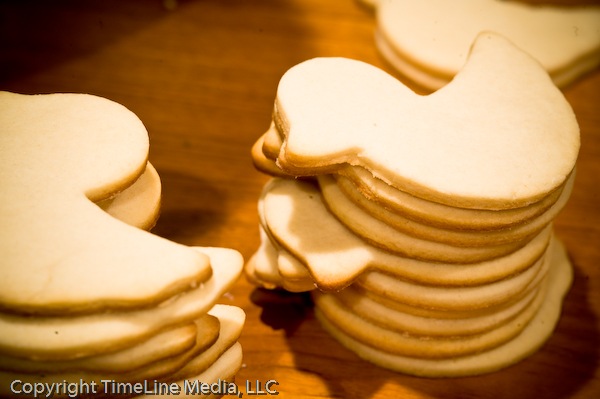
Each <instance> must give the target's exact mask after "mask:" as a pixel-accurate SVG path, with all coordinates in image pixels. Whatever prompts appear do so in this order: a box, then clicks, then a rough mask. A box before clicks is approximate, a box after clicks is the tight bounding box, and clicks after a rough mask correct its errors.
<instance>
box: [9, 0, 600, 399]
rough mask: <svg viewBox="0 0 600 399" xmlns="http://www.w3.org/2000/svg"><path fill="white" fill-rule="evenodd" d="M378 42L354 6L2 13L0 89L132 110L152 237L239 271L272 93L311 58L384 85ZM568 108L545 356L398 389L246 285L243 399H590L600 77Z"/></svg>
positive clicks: (596, 326) (251, 227)
mask: <svg viewBox="0 0 600 399" xmlns="http://www.w3.org/2000/svg"><path fill="white" fill-rule="evenodd" d="M596 3H597V2H596ZM374 27H375V22H374V18H373V14H372V12H371V11H370V10H368V9H367V8H365V7H363V6H361V5H359V4H358V3H357V2H355V1H354V0H328V1H320V0H290V1H283V0H281V1H275V0H271V1H269V0H255V1H244V0H189V1H179V2H175V1H165V2H161V1H159V0H147V1H141V0H140V1H99V0H98V1H62V0H58V1H39V2H36V1H6V0H2V1H0V89H1V90H8V91H14V92H19V93H51V92H83V93H92V94H96V95H99V96H103V97H107V98H109V99H112V100H114V101H117V102H119V103H121V104H123V105H125V106H127V107H128V108H130V109H131V110H132V111H133V112H135V113H136V114H137V115H138V116H139V117H140V119H141V120H142V121H143V122H144V124H145V125H146V127H147V129H148V131H149V135H150V140H151V141H150V142H151V152H150V160H151V162H152V163H153V164H154V165H155V166H156V168H157V170H158V172H159V174H160V176H161V178H162V183H163V208H162V214H161V218H160V220H159V222H158V225H157V226H156V228H155V230H154V231H155V233H156V234H159V235H161V236H164V237H167V238H169V239H171V240H174V241H177V242H180V243H184V244H188V245H199V246H222V247H230V248H235V249H237V250H239V251H240V252H241V253H242V254H243V255H244V257H245V258H246V259H248V258H249V257H250V256H251V255H252V253H253V252H254V250H255V249H256V248H257V246H258V243H259V237H258V227H257V226H258V217H257V212H256V202H257V198H258V196H259V193H260V190H261V188H262V185H263V183H265V182H266V181H267V176H265V175H262V174H261V173H259V172H257V171H256V170H255V169H254V168H253V166H252V162H251V159H250V148H251V146H252V144H253V142H254V141H255V140H256V139H257V138H258V137H259V136H260V135H261V134H262V133H263V132H264V131H265V130H266V129H267V127H268V126H269V123H270V118H271V110H272V105H273V100H274V95H275V90H276V86H277V83H278V81H279V78H280V77H281V75H282V74H283V73H284V72H285V71H286V70H287V69H288V68H290V67H291V66H293V65H295V64H297V63H299V62H301V61H303V60H306V59H309V58H312V57H316V56H343V57H349V58H355V59H359V60H363V61H366V62H369V63H371V64H373V65H376V66H378V67H380V68H382V69H384V70H386V71H388V72H391V73H393V71H392V70H391V69H390V68H389V66H388V65H387V64H386V63H385V62H384V60H383V59H382V58H381V57H380V56H379V54H378V53H377V51H376V49H375V46H374V41H373V30H374ZM524 89H526V88H524ZM564 93H565V95H566V97H567V99H568V100H569V101H570V102H571V104H572V106H573V108H574V110H575V112H576V114H577V117H578V120H579V123H580V126H581V140H582V147H581V153H580V157H579V161H578V175H577V181H576V186H575V190H574V192H573V195H572V197H571V200H570V202H569V204H568V205H567V207H566V208H565V209H564V211H563V212H562V213H561V214H560V216H559V217H558V219H557V220H556V223H555V226H556V232H557V234H558V236H559V237H560V238H561V239H562V240H563V241H564V243H565V244H566V247H567V249H568V252H569V255H570V256H571V259H572V261H573V264H574V267H575V280H574V284H573V287H572V289H571V291H570V293H569V294H568V296H567V298H566V302H565V306H564V312H563V316H562V318H561V320H560V323H559V325H558V327H557V329H556V332H555V334H554V335H553V336H552V338H551V339H550V340H549V341H548V342H547V344H546V345H545V346H544V347H543V348H542V349H541V350H540V351H539V352H537V353H536V354H534V355H533V356H531V357H530V358H528V359H526V360H525V361H523V362H521V363H519V364H517V365H515V366H513V367H510V368H508V369H505V370H502V371H499V372H496V373H493V374H489V375H485V376H479V377H471V378H457V379H441V380H432V379H424V378H414V377H410V376H405V375H401V374H397V373H393V372H389V371H386V370H383V369H380V368H378V367H376V366H373V365H371V364H369V363H366V362H364V361H361V360H359V359H358V358H357V357H356V356H355V355H354V354H352V353H351V352H349V351H347V350H345V349H344V348H343V347H342V346H340V345H339V344H338V343H337V342H335V341H334V340H333V339H331V338H330V337H329V336H328V335H327V334H326V333H325V332H324V331H323V330H322V329H321V328H320V326H319V324H318V323H317V321H316V320H315V318H314V315H313V312H312V308H311V305H310V302H309V300H308V299H307V298H306V296H303V295H292V294H282V293H277V292H268V291H264V290H260V289H256V288H255V287H253V286H252V285H250V284H249V283H248V282H247V281H245V279H244V278H241V279H240V280H239V282H238V283H237V284H236V286H235V288H234V289H233V290H232V291H231V293H230V294H229V295H227V296H226V297H225V298H223V300H222V302H223V303H229V304H234V305H237V306H240V307H241V308H243V309H244V311H245V312H246V314H247V322H246V326H245V329H244V332H243V335H242V337H241V339H240V340H241V343H242V345H243V348H244V367H243V368H242V370H240V372H239V373H238V377H237V381H238V383H239V384H240V385H241V386H242V388H244V386H245V383H246V380H248V381H251V382H252V386H253V387H254V385H255V382H256V381H257V380H258V381H260V382H261V383H264V382H266V381H267V380H271V379H274V380H277V381H278V383H279V385H278V386H277V387H276V388H277V390H278V391H279V392H280V394H279V397H281V398H285V399H289V398H406V399H408V398H512V399H515V398H600V373H599V370H600V365H599V360H600V321H599V318H600V205H599V203H600V112H599V111H600V71H595V72H594V73H591V74H589V75H587V76H586V77H585V78H584V79H581V80H579V81H578V82H576V83H575V84H573V85H571V86H570V87H568V88H566V89H565V90H564ZM244 391H245V388H244ZM244 396H245V397H248V395H244Z"/></svg>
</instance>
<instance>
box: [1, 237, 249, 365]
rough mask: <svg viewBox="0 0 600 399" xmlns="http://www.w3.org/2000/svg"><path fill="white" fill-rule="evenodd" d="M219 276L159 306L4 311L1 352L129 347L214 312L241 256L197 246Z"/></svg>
mask: <svg viewBox="0 0 600 399" xmlns="http://www.w3.org/2000/svg"><path fill="white" fill-rule="evenodd" d="M196 250H198V251H199V252H201V253H204V254H206V255H207V257H209V259H210V262H211V264H212V265H213V270H214V272H213V275H212V277H211V278H210V279H209V280H208V281H205V282H204V283H202V284H201V285H199V286H198V287H197V288H195V289H193V290H190V291H188V292H185V293H183V294H181V295H178V296H175V297H173V298H171V299H169V300H168V301H166V302H165V303H163V304H161V305H160V306H158V307H151V308H145V309H139V310H135V311H128V312H110V313H108V312H106V313H100V314H91V315H81V316H78V317H35V318H33V317H23V316H15V315H7V314H1V313H0V352H1V353H4V354H7V355H11V356H15V357H22V358H29V359H40V360H68V359H76V358H81V357H84V356H91V355H97V354H100V353H106V352H111V351H117V350H120V349H124V348H127V347H129V346H131V345H132V344H135V343H138V342H140V340H143V339H146V338H148V337H149V336H151V335H153V334H156V333H157V332H159V331H161V330H162V329H164V328H167V327H169V326H174V325H177V324H181V323H186V322H191V321H192V320H194V319H195V318H197V317H199V316H200V315H202V314H204V313H205V312H206V311H208V310H209V309H210V308H211V307H212V305H213V304H214V302H215V301H216V299H217V298H219V297H220V296H221V295H223V294H224V293H225V292H226V291H227V290H228V289H229V288H230V287H231V285H232V284H233V283H234V282H235V281H236V279H237V278H238V276H239V274H240V272H241V270H242V265H243V260H242V258H241V255H240V254H239V253H238V252H237V251H234V250H231V249H225V248H196Z"/></svg>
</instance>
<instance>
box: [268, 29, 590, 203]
mask: <svg viewBox="0 0 600 399" xmlns="http://www.w3.org/2000/svg"><path fill="white" fill-rule="evenodd" d="M274 120H275V121H276V124H277V127H278V129H279V131H280V133H281V134H282V137H283V145H282V147H281V152H280V154H279V163H280V166H281V167H282V169H284V170H285V171H289V172H292V173H294V174H307V175H308V174H318V173H323V172H327V173H330V172H333V171H336V170H340V169H342V168H344V167H345V166H347V165H359V166H362V167H364V168H366V169H368V170H370V171H371V172H372V173H373V175H375V176H377V177H380V178H382V179H383V180H384V181H386V182H388V183H389V184H391V185H393V186H395V187H399V188H402V189H403V190H404V191H408V192H411V193H413V194H414V195H416V196H420V197H423V198H426V199H430V200H435V201H439V202H442V203H447V204H449V205H455V206H463V207H472V208H492V209H507V208H514V207H519V206H524V205H526V204H528V203H531V202H535V201H537V200H539V199H541V198H543V197H544V196H546V195H547V194H548V193H550V192H551V191H553V190H555V189H557V188H558V187H560V186H561V185H562V184H563V183H564V182H565V180H566V179H567V177H568V176H569V174H570V173H571V171H572V170H573V167H574V165H575V161H576V159H577V155H578V151H579V145H580V142H579V127H578V124H577V121H576V118H575V115H574V113H573V110H572V108H571V106H570V105H569V104H568V102H567V101H566V99H565V98H564V96H563V94H562V93H561V92H560V91H559V90H558V89H557V88H556V86H555V85H554V84H553V83H552V81H551V80H550V78H549V76H548V74H547V73H546V71H545V70H544V69H543V68H542V67H541V66H540V64H539V63H538V62H537V61H535V60H534V59H533V58H532V57H530V56H529V55H527V54H526V53H524V52H523V51H521V50H519V49H518V48H517V47H515V46H514V45H513V44H512V43H511V42H509V41H508V40H506V39H505V38H503V37H501V36H499V35H496V34H492V33H484V34H481V35H480V36H479V37H478V38H477V40H476V41H475V43H474V45H473V47H472V49H471V53H470V56H469V58H468V61H467V63H466V64H465V66H464V67H463V69H462V70H461V71H460V72H459V74H458V75H457V76H456V77H455V78H454V79H453V81H452V82H451V83H449V84H448V85H447V86H445V87H443V88H442V89H440V90H438V91H437V92H434V93H432V94H430V95H427V96H421V95H417V94H415V93H414V92H413V91H411V90H410V89H409V88H407V87H406V86H404V85H403V84H402V83H400V82H399V81H398V80H396V79H395V78H393V77H392V76H390V75H388V74H387V73H385V72H383V71H381V70H379V69H377V68H375V67H373V66H370V65H368V64H365V63H362V62H359V61H353V60H349V59H344V58H317V59H313V60H309V61H306V62H304V63H301V64H299V65H297V66H295V67H293V68H291V69H290V70H289V71H288V72H286V74H285V75H284V76H283V77H282V79H281V81H280V84H279V87H278V91H277V98H276V101H275V113H274Z"/></svg>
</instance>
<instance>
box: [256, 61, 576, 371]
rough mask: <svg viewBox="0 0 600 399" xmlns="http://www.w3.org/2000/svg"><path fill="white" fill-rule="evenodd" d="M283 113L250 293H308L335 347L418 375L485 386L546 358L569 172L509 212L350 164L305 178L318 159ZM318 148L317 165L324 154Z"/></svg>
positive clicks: (556, 305)
mask: <svg viewBox="0 0 600 399" xmlns="http://www.w3.org/2000/svg"><path fill="white" fill-rule="evenodd" d="M320 62H323V63H325V62H329V61H321V60H314V61H307V64H310V63H314V65H311V66H307V67H306V68H307V69H306V70H309V69H310V68H315V69H314V70H316V65H317V64H318V63H320ZM331 62H338V61H331ZM340 64H341V62H340ZM301 67H302V66H301ZM301 67H300V68H301ZM300 68H298V69H300ZM324 69H325V68H324ZM339 69H340V70H341V69H343V67H341V65H340V68H339ZM515 72H516V73H518V72H517V71H515ZM541 73H543V72H541ZM307 76H310V77H307V80H306V81H305V82H311V80H310V79H311V78H312V75H310V74H308V73H307ZM329 77H330V78H331V75H329ZM361 77H362V76H361ZM284 79H285V78H284ZM289 79H291V78H289ZM313 79H314V78H313ZM324 79H326V78H324ZM357 79H358V78H357ZM282 81H283V79H282ZM548 84H549V85H551V83H550V82H548ZM332 86H335V87H338V86H336V83H333V84H332ZM284 87H285V88H283V89H282V86H280V91H279V92H278V95H280V96H283V95H284V94H287V91H286V92H284V91H283V90H285V89H286V88H287V86H284ZM290 87H292V85H290ZM293 87H294V88H296V89H297V88H298V87H300V86H295V85H294V86H293ZM287 90H289V92H290V94H291V93H292V91H291V90H290V89H287ZM322 90H323V91H325V90H326V88H323V89H322ZM342 96H343V95H342ZM307 101H308V99H307ZM292 103H293V102H292V101H290V102H289V104H292ZM286 104H288V103H286V102H285V99H280V98H278V100H277V101H276V106H275V111H274V114H273V123H272V125H271V127H270V129H269V130H268V131H267V132H266V133H265V134H264V135H263V136H262V137H261V138H260V139H259V140H258V141H257V142H256V143H255V145H254V147H253V149H252V156H253V160H254V163H255V166H256V167H257V168H258V169H259V170H261V171H263V172H265V173H267V174H270V175H272V176H273V178H272V179H271V180H270V181H269V182H268V183H267V185H266V186H265V187H264V189H263V192H262V195H261V197H260V200H259V205H258V211H259V215H260V234H261V246H260V248H259V249H258V250H257V252H256V253H255V254H254V256H253V257H252V258H251V259H250V260H249V262H248V263H247V264H246V267H245V271H246V275H247V276H248V278H249V279H250V280H251V281H254V282H255V283H256V284H259V285H262V286H264V287H268V288H275V287H282V288H284V289H286V290H289V291H297V292H300V291H311V294H312V297H313V299H314V303H315V313H316V316H317V318H318V320H319V321H320V323H321V324H322V326H323V327H324V329H325V330H327V331H328V332H329V333H330V334H331V335H332V336H333V337H334V338H335V339H336V340H338V341H339V342H340V343H341V344H342V345H344V346H345V347H347V348H349V349H350V350H352V351H354V352H355V353H356V354H357V355H358V356H360V357H361V358H363V359H366V360H368V361H370V362H373V363H375V364H377V365H379V366H382V367H385V368H388V369H391V370H395V371H399V372H403V373H407V374H411V375H417V376H426V377H457V376H466V375H476V374H482V373H488V372H491V371H495V370H498V369H501V368H504V367H507V366H509V365H511V364H514V363H516V362H518V361H520V360H522V359H523V358H525V357H527V356H529V355H531V354H532V353H533V352H535V351H536V350H537V349H539V348H540V347H541V346H542V345H543V343H544V342H545V341H546V340H547V339H548V337H549V336H550V335H551V334H552V332H553V330H554V326H555V325H556V323H557V321H558V319H559V317H560V312H561V305H562V300H563V298H564V296H565V295H566V293H567V291H568V289H569V287H570V285H571V281H572V268H571V265H570V262H569V260H568V257H567V255H566V252H565V249H564V248H563V246H562V244H561V243H560V242H559V240H558V239H557V238H556V237H555V236H554V233H553V227H552V222H553V220H554V219H555V217H556V216H557V214H558V213H559V212H560V210H561V209H562V208H563V207H564V206H565V204H566V202H567V200H568V198H569V196H570V194H571V191H572V188H573V181H574V178H575V168H574V162H573V163H572V164H571V165H570V166H569V168H570V172H568V173H567V174H566V177H564V178H563V180H562V181H561V182H560V184H558V185H556V186H555V187H554V188H553V189H551V190H547V191H546V192H545V193H544V194H543V195H540V196H538V197H536V198H535V199H534V200H528V201H521V200H520V199H519V198H516V200H515V201H505V202H504V203H502V202H500V201H489V200H487V199H482V200H481V201H478V200H477V199H472V198H471V199H469V201H464V200H463V199H462V198H457V197H454V196H453V195H451V194H448V195H446V194H444V193H440V192H439V191H438V192H436V193H435V195H427V193H428V191H427V188H425V189H423V187H422V186H421V187H419V186H415V185H411V184H406V185H402V184H398V183H397V181H398V180H399V179H396V180H394V179H393V178H389V179H388V178H387V176H389V173H388V174H387V175H386V170H378V169H377V168H376V167H374V166H372V165H373V164H376V163H377V162H376V160H371V159H368V160H367V161H364V162H362V160H361V159H360V156H357V157H356V159H353V158H350V157H349V156H347V154H344V155H345V156H346V158H343V159H344V160H348V159H351V160H350V161H346V162H339V161H335V162H334V161H331V163H329V161H328V160H326V159H325V160H315V159H316V158H312V159H311V165H316V166H314V167H312V168H309V167H306V168H305V170H304V172H305V173H301V168H300V167H298V166H297V164H299V163H300V162H303V161H304V158H302V156H304V155H305V154H306V153H308V152H309V151H306V153H301V152H297V153H294V151H295V150H296V149H298V148H304V147H301V146H300V145H298V143H299V142H300V141H297V142H295V143H293V145H297V147H290V141H291V140H292V139H293V138H294V137H293V135H294V134H298V135H299V134H300V133H302V132H298V133H295V131H294V128H295V125H294V122H297V123H298V125H300V122H299V121H300V118H299V119H297V120H292V118H293V116H290V117H289V118H290V119H286V118H287V117H288V116H289V115H290V114H291V113H292V112H293V111H292V110H291V108H285V105H286ZM315 108H316V106H315ZM357 112H358V111H357ZM298 115H300V114H298ZM306 115H307V114H306V113H305V114H304V117H305V118H306V117H307V116H306ZM373 124H375V123H373ZM306 125H307V126H310V123H307V124H306ZM365 125H367V124H365ZM334 129H335V127H331V130H334ZM323 134H326V133H323ZM350 135H351V134H348V136H350ZM314 137H315V140H317V139H316V138H317V137H318V135H317V134H315V135H314ZM321 137H322V136H321ZM340 137H343V135H340ZM340 137H338V139H340V140H343V138H340ZM373 140H377V139H375V138H373ZM322 141H323V142H325V143H329V141H328V139H327V138H324V139H323V140H322ZM352 144H353V143H350V144H349V145H348V148H352V147H351V146H352ZM313 145H314V148H319V150H316V151H314V153H320V152H319V151H320V148H321V147H320V146H323V147H326V146H327V145H328V144H322V143H321V140H320V139H319V140H318V141H315V142H314V143H313ZM384 145H385V144H384ZM389 145H390V147H391V148H394V142H390V143H389ZM338 147H339V148H345V147H344V146H343V145H341V146H338ZM360 150H361V149H359V150H357V152H360ZM346 151H348V152H349V151H350V150H346ZM362 151H363V153H366V150H362ZM333 152H334V151H332V153H333ZM388 154H389V156H390V158H392V157H394V154H393V152H389V153H388ZM336 155H337V154H336ZM365 157H366V156H365ZM297 160H300V161H297ZM295 162H297V163H295ZM336 162H337V163H336ZM303 165H304V164H303ZM307 165H308V163H307ZM365 165H368V167H367V166H365ZM392 177H393V176H392ZM415 187H416V188H415ZM431 191H432V192H433V190H431ZM424 193H425V194H424ZM491 197H493V195H492V196H491Z"/></svg>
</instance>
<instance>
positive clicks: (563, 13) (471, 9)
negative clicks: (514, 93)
mask: <svg viewBox="0 0 600 399" xmlns="http://www.w3.org/2000/svg"><path fill="white" fill-rule="evenodd" d="M362 1H363V2H365V3H368V4H369V5H371V6H372V7H373V8H375V9H376V18H377V31H376V35H375V41H376V45H377V48H378V49H379V51H380V52H381V54H382V55H383V56H384V57H385V59H386V60H387V61H388V62H389V63H390V64H391V65H392V66H393V67H394V68H395V69H397V70H398V71H399V72H401V73H402V75H403V76H405V77H408V78H409V79H410V80H411V81H412V82H414V83H417V84H418V85H419V86H421V87H422V88H425V89H426V90H428V91H432V90H437V89H439V88H440V87H442V86H444V85H446V84H447V83H448V82H449V81H450V80H451V79H452V77H454V75H456V73H457V72H458V71H459V70H460V69H461V67H462V65H463V64H464V62H465V59H466V56H467V54H468V49H469V46H470V45H471V42H472V40H473V37H475V36H476V35H477V33H479V32H481V31H494V32H498V33H500V34H502V35H503V36H505V37H507V38H508V39H510V40H511V41H512V42H513V43H515V44H516V45H517V46H518V47H520V48H521V49H523V50H524V51H526V52H527V53H529V54H531V55H532V56H533V57H534V58H535V59H537V60H538V61H539V62H540V63H541V64H542V66H543V67H544V69H546V71H547V72H548V74H549V75H550V77H551V78H552V80H553V81H554V83H555V84H556V85H557V86H559V87H563V86H566V85H568V84H569V83H571V82H573V81H574V80H575V79H577V78H578V77H579V76H581V75H583V74H584V73H586V72H588V71H590V70H592V69H594V68H596V67H597V66H598V65H599V64H600V30H599V29H598V25H599V24H600V7H598V6H597V5H586V6H564V5H563V6H558V5H551V4H543V5H542V4H527V2H521V1H501V0H477V1H473V0H456V1H451V2H450V1H444V0H422V1H419V2H418V4H416V3H415V2H414V1H410V0H393V1H377V0H362ZM537 3H539V2H537ZM546 3H547V2H546Z"/></svg>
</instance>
